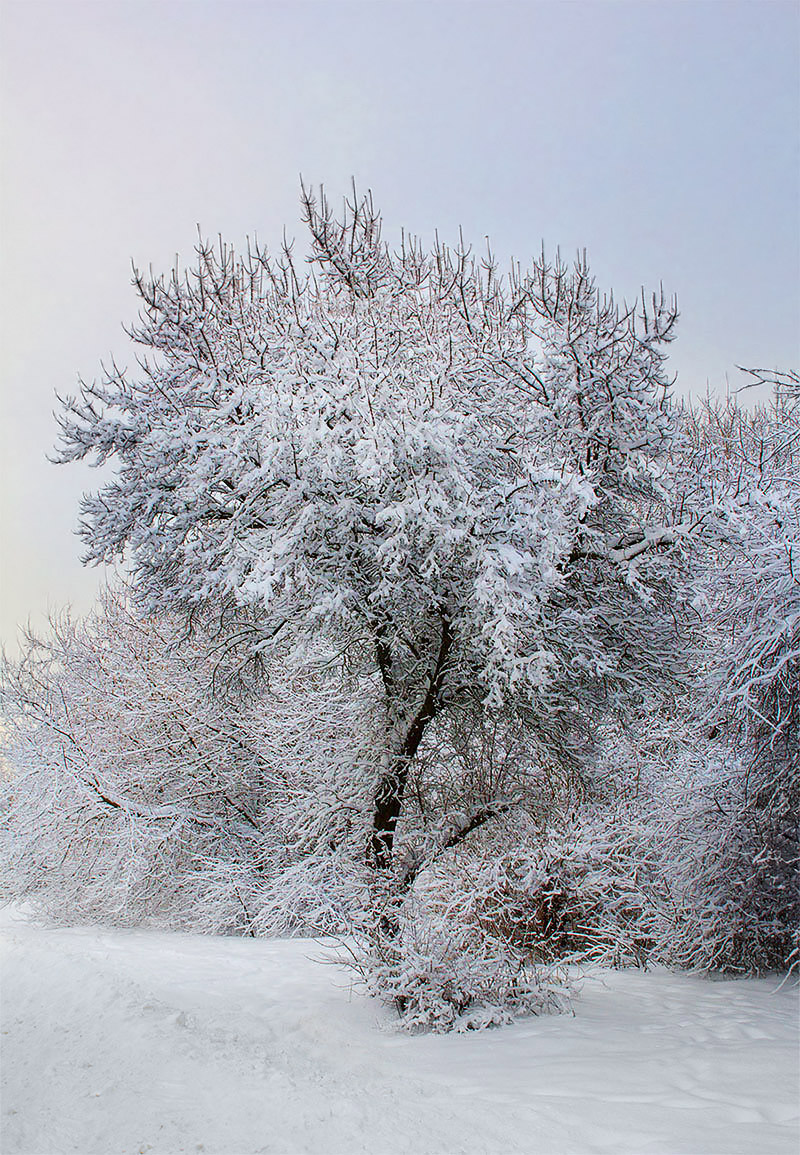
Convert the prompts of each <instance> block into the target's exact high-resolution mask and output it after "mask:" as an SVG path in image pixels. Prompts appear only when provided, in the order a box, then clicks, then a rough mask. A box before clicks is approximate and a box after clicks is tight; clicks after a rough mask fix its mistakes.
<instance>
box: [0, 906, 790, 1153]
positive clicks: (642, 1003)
mask: <svg viewBox="0 0 800 1155" xmlns="http://www.w3.org/2000/svg"><path fill="white" fill-rule="evenodd" d="M0 922H1V923H2V930H3V950H2V960H3V971H2V1032H3V1033H2V1035H0V1042H1V1043H2V1049H1V1050H0V1057H2V1080H3V1083H2V1141H1V1143H0V1149H1V1150H2V1152H3V1155H21V1153H25V1155H56V1153H58V1155H61V1153H67V1152H70V1153H77V1155H139V1153H142V1155H144V1153H152V1155H173V1153H178V1152H205V1153H207V1155H223V1153H226V1155H256V1153H260V1152H276V1153H281V1155H290V1153H291V1155H294V1153H300V1152H309V1153H314V1155H361V1153H363V1155H366V1153H368V1155H383V1153H389V1152H391V1153H393V1155H394V1153H397V1155H400V1153H407V1155H433V1153H440V1155H444V1153H447V1155H451V1153H452V1155H456V1153H470V1155H477V1153H479V1152H481V1153H489V1152H491V1153H493V1155H494V1153H497V1155H500V1153H502V1155H512V1153H514V1152H518V1153H522V1152H524V1153H526V1155H527V1153H530V1155H534V1153H543V1155H552V1153H556V1152H559V1153H560V1152H564V1153H566V1152H570V1153H575V1155H584V1153H586V1155H590V1153H591V1155H595V1153H599V1152H606V1153H608V1155H624V1153H631V1155H634V1153H635V1155H648V1153H650V1152H654V1153H655V1152H661V1153H668V1155H688V1153H690V1152H691V1153H694V1155H700V1153H702V1155H711V1153H715V1155H717V1153H718V1155H723V1153H724V1155H737V1153H741V1155H745V1153H747V1155H771V1153H776V1155H777V1153H783V1152H786V1153H787V1155H789V1153H791V1155H795V1152H796V1151H797V1148H798V1118H797V1091H798V1069H797V1068H798V1051H797V1043H798V1039H797V1035H798V1031H797V990H796V989H792V988H790V987H789V986H788V985H786V986H784V987H783V988H782V989H781V990H778V991H777V992H776V991H775V986H776V983H774V982H769V981H766V980H763V981H746V982H705V981H703V980H700V979H696V978H691V977H688V976H685V975H669V974H665V973H656V974H640V973H634V972H623V973H607V974H605V975H604V977H603V980H602V981H592V982H588V983H587V984H586V986H585V988H584V992H583V995H582V997H581V998H580V1000H579V1001H578V1003H577V1007H576V1009H577V1014H576V1016H575V1017H570V1016H561V1017H549V1018H540V1019H530V1020H527V1021H525V1022H521V1023H519V1024H517V1025H515V1026H514V1027H511V1028H507V1029H504V1030H499V1031H490V1032H486V1033H483V1034H480V1035H461V1036H445V1037H442V1036H438V1037H437V1036H422V1037H416V1038H412V1037H408V1036H401V1035H397V1034H394V1033H393V1032H392V1031H391V1030H390V1029H388V1024H389V1016H388V1015H386V1014H384V1012H382V1011H381V1009H380V1008H379V1007H378V1006H377V1005H376V1004H375V1003H373V1002H371V1001H369V1000H367V999H365V998H364V997H363V996H361V995H359V994H355V993H351V992H350V990H349V981H348V977H347V972H345V971H343V970H341V969H339V968H338V967H332V966H323V965H320V963H319V962H318V961H316V960H317V959H318V958H319V957H320V955H321V953H322V952H321V948H320V947H319V946H318V945H316V944H314V943H312V942H308V941H302V940H294V941H288V942H286V941H284V942H268V941H264V940H252V939H249V940H245V939H214V938H202V937H194V936H189V935H174V934H156V933H151V932H146V931H129V932H120V931H98V930H90V929H85V930H64V929H62V930H53V929H50V928H47V929H44V928H40V927H36V926H34V925H31V924H29V923H27V922H26V921H25V920H24V919H23V918H21V916H19V915H15V914H14V913H13V912H11V911H5V912H0Z"/></svg>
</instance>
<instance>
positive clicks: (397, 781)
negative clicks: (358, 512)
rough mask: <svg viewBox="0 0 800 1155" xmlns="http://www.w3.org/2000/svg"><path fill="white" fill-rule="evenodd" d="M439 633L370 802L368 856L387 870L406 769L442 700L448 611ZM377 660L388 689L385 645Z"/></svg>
mask: <svg viewBox="0 0 800 1155" xmlns="http://www.w3.org/2000/svg"><path fill="white" fill-rule="evenodd" d="M441 622H442V632H441V637H440V641H439V652H438V654H437V656H436V661H435V662H434V665H433V669H432V670H431V675H430V679H429V681H428V688H427V691H426V694H425V699H424V701H423V703H422V705H421V707H420V709H419V710H418V711H417V714H416V716H415V717H414V720H413V721H412V723H411V725H410V726H409V728H408V730H407V731H406V736H405V738H404V739H403V743H402V746H401V747H400V749H399V750H398V751H397V753H396V755H395V757H394V761H393V764H392V765H391V766H390V768H389V770H388V772H387V773H386V774H385V775H384V776H383V778H382V779H381V781H380V782H379V784H378V789H377V790H376V791H375V798H374V801H373V821H372V837H371V839H370V845H369V849H368V859H369V862H370V864H371V865H372V866H375V867H376V868H377V869H378V870H388V869H389V867H390V866H391V864H392V851H393V847H394V833H395V829H396V827H397V820H398V818H399V817H400V810H401V808H402V805H403V794H404V793H405V788H406V782H407V781H408V771H409V769H410V767H411V763H412V762H413V760H414V755H415V754H416V752H417V749H418V748H419V744H420V742H421V741H422V735H423V734H424V733H425V728H426V727H427V725H428V723H429V722H430V721H431V719H432V718H433V717H434V716H435V714H436V711H437V709H438V708H439V705H440V702H441V692H442V686H443V684H444V678H445V665H446V662H447V658H448V655H449V653H450V649H451V647H452V645H453V630H452V625H451V623H450V619H449V618H448V616H447V614H446V613H444V612H441ZM378 662H379V665H380V667H381V673H382V674H383V679H384V685H386V686H387V691H389V690H390V679H389V677H388V676H387V670H388V659H387V653H386V650H385V648H384V647H382V646H379V649H378Z"/></svg>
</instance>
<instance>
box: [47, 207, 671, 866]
mask: <svg viewBox="0 0 800 1155" xmlns="http://www.w3.org/2000/svg"><path fill="white" fill-rule="evenodd" d="M302 205H303V214H304V220H305V224H306V225H307V227H308V229H309V232H310V237H311V257H310V263H309V265H308V266H307V267H306V268H303V267H301V266H300V265H298V263H297V261H296V260H295V259H294V258H293V257H292V254H291V251H290V249H288V248H286V249H285V250H284V251H283V253H282V254H280V255H279V256H278V257H277V258H272V257H271V256H270V255H269V254H268V253H267V252H266V251H265V250H264V249H262V248H260V247H258V246H251V247H249V249H248V251H247V253H246V254H245V255H244V256H237V255H236V254H235V253H234V252H233V250H232V249H230V248H228V247H226V246H225V245H223V244H222V243H220V245H219V247H218V248H216V249H212V248H211V247H209V246H206V245H204V244H203V245H200V247H199V248H198V251H197V264H196V267H195V268H194V269H193V270H191V271H189V272H187V273H185V274H181V273H180V272H179V271H178V270H177V269H176V270H175V271H174V272H173V273H172V275H171V276H168V277H158V278H155V279H146V278H144V277H142V276H137V278H136V287H137V290H138V292H139V295H140V298H141V301H142V312H141V316H140V319H139V321H138V323H137V324H136V325H135V326H134V327H133V328H132V329H131V331H130V332H131V336H132V338H133V339H134V341H135V342H136V343H137V344H138V345H139V346H140V347H141V348H142V349H143V350H144V351H145V355H144V356H143V357H142V358H141V359H140V361H139V365H140V369H139V371H138V373H136V374H128V373H126V372H123V371H120V370H117V369H116V368H115V369H114V370H113V371H112V372H111V373H109V374H108V375H107V376H106V377H105V378H104V379H102V380H100V381H98V382H96V383H94V384H90V385H84V386H83V387H82V390H81V394H80V396H79V397H77V398H72V399H67V400H66V401H65V402H64V405H63V412H62V416H61V429H62V440H61V448H60V452H59V460H61V461H63V462H67V461H72V460H76V459H79V458H84V457H90V458H94V459H95V460H98V461H105V460H108V459H111V460H112V461H113V462H114V463H115V465H116V475H115V477H114V480H113V481H111V482H110V483H108V484H107V485H105V486H104V487H103V488H101V489H100V491H99V492H98V493H97V494H96V495H95V496H90V497H88V498H86V499H85V501H84V506H83V522H82V533H83V537H84V540H85V542H86V545H87V551H88V552H87V557H88V558H89V559H90V560H93V561H101V560H110V559H112V558H115V557H119V556H121V555H125V556H126V557H127V559H128V562H129V565H130V567H131V571H132V574H133V584H134V590H135V595H136V597H137V599H138V600H139V602H140V604H141V605H143V606H144V607H145V608H146V609H147V610H148V611H150V612H156V611H157V612H164V611H167V612H169V613H176V612H179V611H186V612H189V613H191V612H193V611H195V610H196V609H197V607H202V606H205V607H207V606H215V605H216V606H219V605H231V604H233V605H235V606H238V607H242V608H244V609H246V610H247V612H248V614H250V615H252V617H251V619H250V620H251V621H252V622H255V626H254V627H253V628H252V629H251V630H250V631H249V632H248V635H247V646H248V648H249V651H250V652H251V654H252V653H264V654H268V653H269V652H271V651H272V649H274V647H276V646H278V645H285V644H289V645H291V646H292V647H294V648H295V650H297V651H299V650H302V648H303V647H306V646H308V645H311V644H312V643H314V644H316V642H317V641H319V640H320V639H324V645H325V646H328V647H330V648H331V649H332V650H333V651H334V652H335V653H336V654H337V655H338V660H339V663H340V665H341V666H342V667H344V668H347V669H348V670H351V671H360V672H362V673H363V674H364V675H365V676H366V677H368V678H369V677H372V676H375V677H378V678H379V679H380V683H381V684H382V687H383V693H384V701H385V717H386V725H385V732H384V735H383V739H382V741H381V742H380V743H379V744H378V746H379V748H376V751H375V764H374V767H373V772H372V778H371V787H372V788H373V789H374V802H373V831H372V835H371V838H370V840H369V855H370V857H371V859H372V861H373V863H374V864H375V865H376V866H378V867H381V868H384V867H388V866H389V865H390V864H391V862H392V856H393V842H394V832H395V828H396V825H397V822H398V819H399V817H400V813H401V809H402V805H403V797H404V792H405V788H406V783H407V781H408V772H409V767H410V766H411V764H412V763H413V760H414V758H415V755H416V753H417V750H418V748H419V746H420V743H421V742H422V739H423V736H424V734H425V732H426V730H427V729H428V727H429V725H430V723H431V722H432V720H433V719H434V718H436V717H438V716H439V715H440V714H441V713H442V712H443V711H444V712H446V711H448V710H450V709H462V710H463V709H467V708H470V709H472V710H474V711H477V712H478V713H480V712H481V711H484V710H486V709H490V710H492V711H498V710H503V709H506V708H509V707H513V708H514V709H522V710H523V711H524V712H525V713H526V715H527V716H528V717H529V718H530V719H531V725H532V726H533V727H534V728H535V729H537V730H538V732H539V734H540V737H541V738H542V740H543V741H544V742H545V744H549V746H550V747H551V749H552V750H553V751H555V752H556V753H557V754H558V756H559V757H560V758H561V759H562V761H564V762H565V763H570V764H572V765H578V764H580V762H581V760H582V758H583V756H584V752H585V750H586V734H587V726H590V725H591V723H592V722H593V721H594V719H595V717H596V716H599V713H600V712H601V711H602V710H603V709H605V708H606V707H607V706H608V705H619V704H620V703H622V702H623V701H624V700H626V699H627V698H629V697H630V696H631V695H633V696H636V694H637V693H640V692H641V691H642V688H643V687H647V686H648V685H649V684H651V683H652V682H653V681H654V680H655V679H657V678H658V679H661V678H663V677H664V676H665V675H668V674H669V672H670V671H671V670H672V669H674V667H675V664H676V659H675V654H674V630H673V628H672V624H671V615H670V602H671V593H670V574H671V572H672V571H671V565H672V562H671V558H672V556H673V555H674V553H675V543H678V545H679V544H680V542H681V541H682V538H683V536H684V535H685V533H686V531H687V528H689V527H688V525H687V523H685V522H684V521H682V520H680V519H676V518H674V517H669V516H668V515H667V511H668V509H669V508H670V505H669V501H668V490H669V482H668V477H667V475H666V473H665V470H664V465H665V462H666V460H667V450H668V448H669V444H670V440H671V437H672V435H673V430H674V413H673V411H672V409H671V406H670V403H669V399H668V381H667V378H666V376H665V373H664V357H665V352H664V346H665V344H666V343H667V342H668V341H669V340H670V339H671V338H672V335H673V327H674V323H675V318H676V312H675V308H674V306H673V305H671V304H669V303H668V302H666V301H665V299H664V296H663V293H658V294H655V295H654V296H653V298H652V300H650V301H648V300H647V299H646V298H645V297H644V295H643V296H642V299H641V301H639V302H638V303H637V304H636V305H634V306H620V305H619V304H618V303H617V302H615V301H614V299H613V298H612V297H604V296H602V295H601V294H600V293H599V291H598V290H597V288H596V286H595V284H594V281H593V280H592V278H591V276H590V273H589V270H588V266H587V264H586V260H585V258H579V259H578V260H577V261H576V262H575V264H574V265H573V266H572V267H567V266H566V265H565V264H563V263H562V261H561V260H560V258H557V259H556V260H555V261H554V262H550V261H547V260H546V259H545V257H544V256H542V257H541V258H538V259H536V260H534V261H533V263H532V265H531V266H530V268H529V269H528V270H527V271H523V270H521V269H520V268H519V267H514V268H513V269H512V270H511V271H510V273H509V274H508V275H507V276H506V277H503V276H501V275H500V273H499V271H498V269H497V267H496V265H495V263H494V261H493V260H492V258H491V256H487V257H486V258H485V259H483V260H478V259H476V258H475V257H474V256H472V255H471V253H470V251H469V250H468V249H467V248H466V247H465V246H463V245H459V246H458V247H456V248H455V249H449V248H447V247H446V246H444V245H441V244H438V243H437V244H436V245H435V246H434V247H433V248H432V249H431V250H430V251H428V250H426V249H425V248H424V247H423V246H422V244H421V243H420V242H418V241H416V240H414V239H411V238H407V237H406V238H404V239H403V241H402V243H401V244H400V246H399V248H398V249H397V251H392V250H390V248H389V247H388V246H387V245H386V244H385V243H384V242H383V241H382V239H381V227H380V226H381V221H380V217H379V215H378V214H377V212H376V211H375V209H374V207H373V205H372V201H371V199H370V198H369V197H366V198H363V199H358V198H357V197H355V196H354V198H353V200H352V201H351V202H346V203H345V206H344V210H343V213H342V215H341V217H340V218H337V217H336V216H335V215H334V213H333V212H332V210H331V208H330V206H329V204H328V202H327V200H326V199H325V197H324V195H322V196H321V197H320V198H317V197H315V196H314V195H313V194H312V193H311V192H309V191H306V190H304V192H303V198H302Z"/></svg>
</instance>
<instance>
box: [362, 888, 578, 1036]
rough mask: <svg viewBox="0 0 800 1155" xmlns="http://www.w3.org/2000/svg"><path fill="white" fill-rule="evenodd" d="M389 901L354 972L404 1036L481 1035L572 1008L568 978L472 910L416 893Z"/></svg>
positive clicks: (371, 925) (378, 912)
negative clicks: (387, 1007) (390, 1009)
mask: <svg viewBox="0 0 800 1155" xmlns="http://www.w3.org/2000/svg"><path fill="white" fill-rule="evenodd" d="M423 885H424V884H423ZM383 897H384V901H383V902H380V901H379V902H375V896H374V895H373V905H372V908H371V909H372V912H373V916H372V919H371V921H369V922H367V923H364V924H362V925H361V927H360V928H359V932H358V934H357V936H356V943H357V945H356V949H355V952H354V954H353V960H352V965H354V966H355V968H356V969H357V970H358V971H359V973H360V974H361V976H362V978H363V979H364V982H365V985H366V987H367V989H368V990H369V991H370V992H371V993H373V994H375V995H377V996H378V997H380V998H381V999H383V1000H384V1001H386V1002H389V1003H391V1004H393V1005H394V1007H395V1008H396V1010H397V1012H398V1014H399V1017H400V1023H401V1024H402V1026H403V1027H405V1028H406V1029H409V1030H421V1029H428V1030H434V1031H449V1030H457V1031H465V1030H479V1029H482V1028H484V1027H490V1026H497V1025H499V1024H501V1023H508V1022H511V1021H512V1020H513V1019H514V1018H516V1017H517V1016H519V1015H524V1014H542V1013H551V1012H559V1011H563V1010H566V1009H567V1008H568V1007H569V994H570V987H569V982H568V978H567V975H566V972H565V971H562V970H559V968H557V967H555V966H552V965H551V966H545V965H543V964H542V963H541V962H540V961H537V960H534V959H533V958H532V957H531V956H530V955H529V953H528V952H526V951H524V950H520V949H518V948H517V947H515V946H514V945H513V944H511V943H510V942H509V941H508V940H507V939H506V938H505V937H504V936H502V935H498V934H496V933H492V930H491V929H490V928H487V926H485V925H482V924H481V922H480V920H479V919H478V918H477V917H476V915H475V912H474V911H472V910H470V909H468V907H469V903H467V904H466V907H467V909H465V906H464V905H463V904H459V903H457V902H452V903H451V904H450V905H449V906H447V907H445V908H443V907H441V906H440V905H439V904H436V905H434V906H432V905H431V904H430V903H429V902H428V901H427V897H428V896H427V895H423V896H421V895H419V894H417V893H415V892H412V893H411V894H410V895H408V896H407V897H406V898H405V899H404V900H403V901H402V902H401V901H400V900H399V899H398V898H397V894H396V891H395V892H386V893H385V894H384V896H383ZM453 897H455V894H454V895H453ZM460 897H462V898H463V897H465V896H464V895H461V896H460Z"/></svg>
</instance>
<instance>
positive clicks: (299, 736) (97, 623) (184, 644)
mask: <svg viewBox="0 0 800 1155" xmlns="http://www.w3.org/2000/svg"><path fill="white" fill-rule="evenodd" d="M226 660H227V659H226V656H225V654H221V653H220V646H219V638H218V637H214V636H213V635H212V634H211V633H209V632H208V631H204V630H202V629H200V628H198V629H196V630H195V631H194V633H192V634H189V635H187V634H186V633H185V631H184V630H183V628H182V627H180V626H179V625H178V624H177V623H176V622H174V621H170V620H169V619H162V620H160V621H158V622H156V621H154V620H153V619H144V618H142V617H141V616H139V615H138V614H137V613H135V612H134V611H133V610H132V609H131V607H130V606H129V604H128V602H127V599H126V597H125V595H124V593H112V592H107V593H106V595H105V596H104V598H103V602H102V606H101V608H100V609H99V610H98V611H97V612H96V613H94V614H93V615H90V617H89V618H88V619H87V620H86V621H84V622H74V621H71V620H70V619H69V618H68V617H66V616H64V617H61V618H59V619H55V620H54V621H53V623H52V630H51V634H50V636H49V637H48V638H46V639H36V638H29V639H28V641H27V643H26V645H25V647H24V649H23V652H22V655H21V657H20V659H19V660H18V661H16V662H14V661H10V660H6V661H5V663H4V664H3V668H2V687H1V688H2V708H3V725H4V738H5V743H4V745H5V759H6V772H5V773H4V774H3V776H2V778H0V807H2V823H0V879H1V880H2V887H3V892H4V893H5V894H6V895H8V896H12V897H17V898H25V899H27V900H29V901H32V902H34V903H35V904H36V905H37V906H38V907H39V909H41V910H42V911H44V912H46V913H47V914H49V915H50V916H51V917H53V918H56V919H59V920H64V921H73V922H74V921H76V920H78V921H79V920H84V919H88V920H100V921H105V922H111V923H115V924H119V925H136V924H140V923H147V924H150V925H157V926H163V927H170V928H179V929H187V930H194V931H201V932H209V933H213V932H217V933H249V934H255V933H287V932H292V931H297V930H301V931H319V932H325V931H331V930H339V931H341V930H342V929H343V928H344V927H345V926H346V925H347V921H348V912H349V910H350V908H351V907H352V906H353V904H356V905H357V904H358V902H359V897H358V896H359V888H361V889H363V879H362V876H363V873H364V867H363V846H364V842H365V839H366V837H367V835H366V829H367V825H366V824H367V823H368V817H367V816H368V812H369V792H368V790H367V791H366V792H365V789H364V786H363V783H362V780H361V778H360V777H359V775H358V774H355V775H354V773H353V769H354V767H357V766H358V764H359V759H360V758H363V757H364V754H363V747H362V746H360V745H359V743H363V742H365V741H366V742H367V744H368V745H369V734H370V730H369V719H370V708H371V707H370V698H369V687H364V686H362V687H361V692H360V693H359V694H354V693H353V692H352V691H351V690H350V689H345V688H344V687H343V686H342V685H341V683H340V682H338V681H334V680H333V679H331V677H330V675H329V674H326V673H325V672H324V663H323V662H320V663H318V664H317V665H315V664H314V662H313V661H311V660H310V659H309V661H308V662H307V663H306V665H305V667H304V668H303V669H298V668H295V667H290V666H289V665H287V664H282V663H281V662H280V661H278V660H277V659H275V660H274V661H273V663H272V666H271V669H270V671H269V674H270V676H269V680H268V682H267V684H266V687H264V688H263V689H262V690H261V691H260V692H259V693H258V694H255V695H252V696H250V697H249V698H239V697H235V696H230V695H225V694H221V693H219V692H214V684H215V681H216V682H217V683H219V681H220V679H221V678H223V676H224V675H226V673H229V672H230V671H226ZM320 667H322V671H323V672H321V668H320ZM217 689H219V687H218V686H217Z"/></svg>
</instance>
